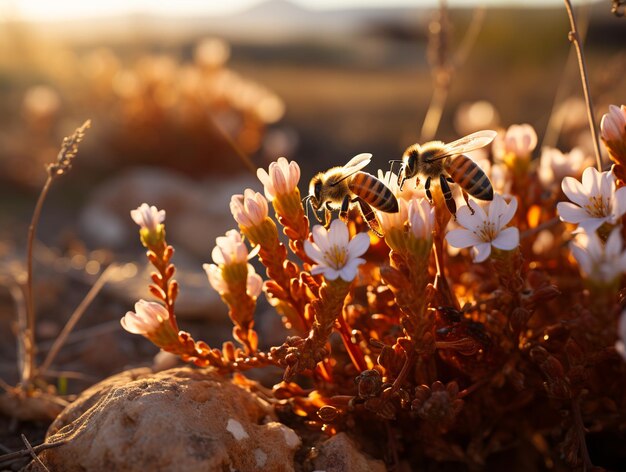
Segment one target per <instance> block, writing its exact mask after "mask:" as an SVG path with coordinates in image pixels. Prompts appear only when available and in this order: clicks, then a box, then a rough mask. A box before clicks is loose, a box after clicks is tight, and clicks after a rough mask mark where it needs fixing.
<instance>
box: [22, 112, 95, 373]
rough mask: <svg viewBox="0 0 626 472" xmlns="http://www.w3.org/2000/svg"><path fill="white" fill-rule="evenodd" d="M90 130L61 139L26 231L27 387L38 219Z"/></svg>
mask: <svg viewBox="0 0 626 472" xmlns="http://www.w3.org/2000/svg"><path fill="white" fill-rule="evenodd" d="M90 126H91V121H90V120H87V121H85V122H84V123H83V124H82V126H80V127H78V128H77V129H76V130H75V131H74V133H73V134H72V135H71V136H68V137H66V138H64V139H63V143H62V144H61V150H60V151H59V153H58V154H57V158H56V160H55V161H54V162H53V163H51V164H48V165H47V166H46V172H47V173H48V177H47V178H46V182H45V183H44V185H43V188H42V189H41V193H40V194H39V198H38V199H37V204H36V205H35V210H34V211H33V216H32V219H31V221H30V225H29V227H28V239H27V244H26V273H27V275H26V277H27V278H26V326H25V327H24V328H22V329H21V332H20V337H21V338H22V343H23V346H24V351H25V352H24V362H23V364H22V366H21V369H20V377H21V379H22V382H23V383H24V384H25V385H29V384H30V383H31V382H32V380H33V377H34V376H35V370H36V366H35V355H36V351H37V346H36V345H35V301H34V293H33V246H34V242H35V234H36V233H37V225H38V223H39V218H40V217H41V210H42V208H43V203H44V201H45V200H46V196H47V195H48V191H49V190H50V186H51V185H52V181H53V180H54V179H55V178H57V177H60V176H62V175H64V174H65V173H67V172H68V171H69V170H70V169H71V168H72V161H73V160H74V158H75V157H76V155H77V154H78V145H79V144H80V142H81V141H82V140H83V138H84V137H85V131H86V130H87V129H88V128H89V127H90Z"/></svg>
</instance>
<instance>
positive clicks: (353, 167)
mask: <svg viewBox="0 0 626 472" xmlns="http://www.w3.org/2000/svg"><path fill="white" fill-rule="evenodd" d="M371 160H372V155H371V154H370V153H369V152H364V153H362V154H357V155H356V156H354V157H353V158H352V159H350V160H349V161H348V162H347V163H346V165H345V166H343V170H344V171H346V172H357V171H359V170H361V169H363V167H365V166H366V165H367V164H369V163H370V161H371Z"/></svg>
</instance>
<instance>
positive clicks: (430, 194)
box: [424, 177, 433, 205]
mask: <svg viewBox="0 0 626 472" xmlns="http://www.w3.org/2000/svg"><path fill="white" fill-rule="evenodd" d="M424 190H425V191H426V198H428V201H429V202H430V204H431V205H432V204H433V194H432V193H430V177H428V178H427V179H426V182H424Z"/></svg>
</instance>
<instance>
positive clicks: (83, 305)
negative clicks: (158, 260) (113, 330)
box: [39, 264, 118, 375]
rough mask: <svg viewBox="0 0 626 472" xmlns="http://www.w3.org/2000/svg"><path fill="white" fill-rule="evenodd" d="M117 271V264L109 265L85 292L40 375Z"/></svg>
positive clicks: (42, 365)
mask: <svg viewBox="0 0 626 472" xmlns="http://www.w3.org/2000/svg"><path fill="white" fill-rule="evenodd" d="M117 269H118V266H117V264H111V265H110V266H108V267H107V268H106V269H105V270H104V271H103V272H102V274H100V277H98V280H96V282H95V283H94V284H93V286H92V287H91V289H90V290H89V292H87V295H85V298H83V300H82V301H81V302H80V304H79V305H78V306H77V307H76V309H75V310H74V313H72V316H70V318H69V320H67V323H66V324H65V326H64V327H63V330H62V331H61V333H60V334H59V335H58V336H57V338H56V340H55V341H54V344H52V347H51V348H50V351H49V352H48V355H47V356H46V358H45V360H44V361H43V363H42V364H41V367H40V369H39V373H40V374H42V375H43V374H45V372H46V370H47V369H48V368H49V367H50V365H51V364H52V362H53V361H54V358H55V357H56V355H57V354H58V353H59V351H60V350H61V348H62V347H63V345H64V344H65V341H66V340H67V337H68V336H69V334H70V333H71V332H72V329H74V326H76V323H78V320H80V318H81V317H82V316H83V314H84V313H85V310H86V309H87V307H88V306H89V305H90V304H91V302H92V301H93V299H94V298H95V297H96V295H98V293H99V292H100V290H102V287H104V285H105V284H106V283H107V282H108V281H109V279H110V278H111V274H112V273H113V271H115V270H117Z"/></svg>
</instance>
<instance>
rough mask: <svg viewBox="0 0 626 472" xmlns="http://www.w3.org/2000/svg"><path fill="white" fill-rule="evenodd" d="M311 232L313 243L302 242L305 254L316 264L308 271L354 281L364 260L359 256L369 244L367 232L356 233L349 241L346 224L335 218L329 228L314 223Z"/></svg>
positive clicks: (328, 277) (329, 278)
mask: <svg viewBox="0 0 626 472" xmlns="http://www.w3.org/2000/svg"><path fill="white" fill-rule="evenodd" d="M312 233H313V241H314V242H311V241H304V250H305V251H306V254H307V256H309V257H310V258H311V259H313V260H314V261H315V262H316V263H317V264H316V265H314V266H313V269H312V270H311V273H312V274H313V275H316V274H323V275H324V278H325V279H327V280H335V279H336V278H337V277H341V278H342V279H343V280H345V281H346V282H350V281H352V280H354V278H355V277H356V274H357V268H358V266H359V265H361V264H363V263H364V262H365V259H363V258H361V257H359V256H361V255H363V254H365V251H367V248H368V247H369V245H370V238H369V236H368V235H367V233H359V234H357V235H356V236H354V238H352V240H351V241H350V234H349V232H348V227H347V226H346V224H345V223H344V222H343V221H341V220H334V221H333V222H332V223H331V225H330V229H329V230H328V231H326V228H324V227H323V226H320V225H317V226H315V227H314V228H313V231H312Z"/></svg>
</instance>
